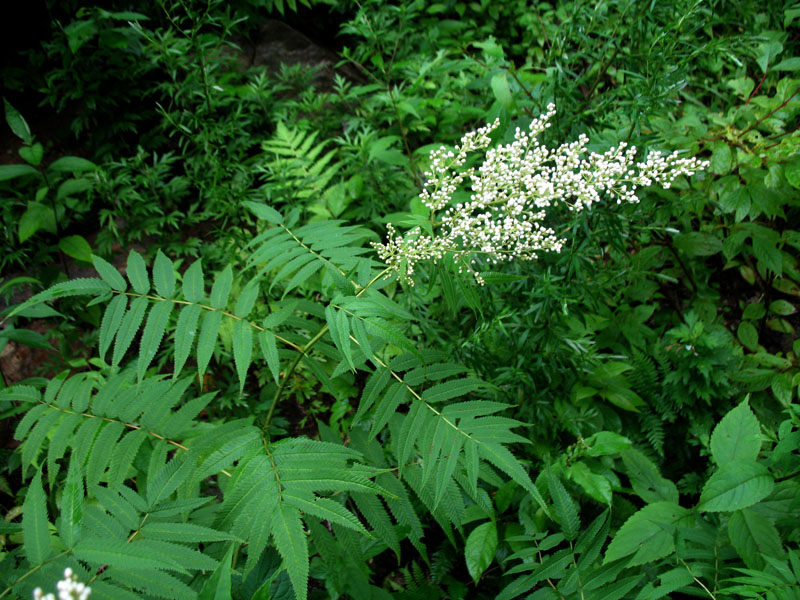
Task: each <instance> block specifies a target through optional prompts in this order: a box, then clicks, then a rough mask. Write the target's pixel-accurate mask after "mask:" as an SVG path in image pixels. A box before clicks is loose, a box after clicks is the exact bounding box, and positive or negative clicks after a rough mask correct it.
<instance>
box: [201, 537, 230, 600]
mask: <svg viewBox="0 0 800 600" xmlns="http://www.w3.org/2000/svg"><path fill="white" fill-rule="evenodd" d="M235 547H236V545H235V544H230V545H229V546H228V551H227V552H226V553H225V556H224V557H223V558H222V561H220V563H219V566H218V567H217V568H216V570H215V571H214V572H213V573H212V574H211V577H209V578H208V579H206V582H205V584H203V589H201V590H200V593H199V594H198V595H197V600H229V599H230V598H232V597H233V596H232V595H231V561H232V559H233V550H234V548H235Z"/></svg>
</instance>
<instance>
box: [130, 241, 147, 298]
mask: <svg viewBox="0 0 800 600" xmlns="http://www.w3.org/2000/svg"><path fill="white" fill-rule="evenodd" d="M128 280H129V281H130V282H131V286H133V290H134V291H135V292H136V293H137V294H142V295H145V294H147V292H149V291H150V279H149V278H148V277H147V267H146V266H145V264H144V259H143V258H142V255H141V254H139V253H138V252H137V251H136V250H131V252H130V254H128Z"/></svg>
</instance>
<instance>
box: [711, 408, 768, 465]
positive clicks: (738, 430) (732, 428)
mask: <svg viewBox="0 0 800 600" xmlns="http://www.w3.org/2000/svg"><path fill="white" fill-rule="evenodd" d="M759 450H761V426H760V425H759V423H758V419H756V416H755V415H754V414H753V411H752V410H750V406H749V405H748V403H747V400H745V401H744V402H742V403H741V404H739V406H737V407H736V408H734V409H732V410H730V411H728V414H726V415H725V416H724V417H722V420H721V421H720V422H719V424H717V426H716V427H715V428H714V433H712V434H711V456H712V457H713V458H714V460H715V461H716V463H717V464H718V465H719V466H720V467H723V466H725V465H726V464H728V463H732V462H747V463H752V462H755V460H756V459H757V458H758V452H759Z"/></svg>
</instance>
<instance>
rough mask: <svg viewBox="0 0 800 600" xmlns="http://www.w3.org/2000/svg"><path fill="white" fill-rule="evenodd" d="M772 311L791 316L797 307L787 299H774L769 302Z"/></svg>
mask: <svg viewBox="0 0 800 600" xmlns="http://www.w3.org/2000/svg"><path fill="white" fill-rule="evenodd" d="M769 310H770V312H772V313H774V314H776V315H781V316H784V317H786V316H789V315H792V314H794V313H795V310H796V309H795V307H794V305H793V304H792V303H791V302H787V301H786V300H774V301H773V302H770V304H769Z"/></svg>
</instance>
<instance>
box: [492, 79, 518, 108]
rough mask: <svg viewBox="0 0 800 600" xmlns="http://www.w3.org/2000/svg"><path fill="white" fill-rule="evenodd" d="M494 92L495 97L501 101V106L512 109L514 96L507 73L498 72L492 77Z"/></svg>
mask: <svg viewBox="0 0 800 600" xmlns="http://www.w3.org/2000/svg"><path fill="white" fill-rule="evenodd" d="M491 86H492V92H493V93H494V97H495V98H497V101H498V102H499V103H500V106H502V107H503V108H505V109H506V110H511V104H512V100H513V99H512V97H511V88H510V87H509V86H508V78H507V77H506V74H505V73H497V74H495V75H494V76H493V77H492V81H491Z"/></svg>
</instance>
